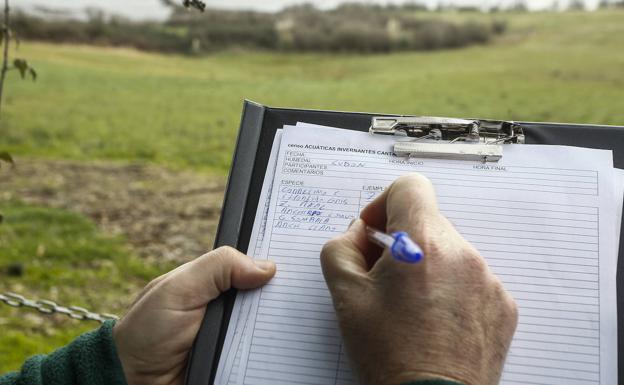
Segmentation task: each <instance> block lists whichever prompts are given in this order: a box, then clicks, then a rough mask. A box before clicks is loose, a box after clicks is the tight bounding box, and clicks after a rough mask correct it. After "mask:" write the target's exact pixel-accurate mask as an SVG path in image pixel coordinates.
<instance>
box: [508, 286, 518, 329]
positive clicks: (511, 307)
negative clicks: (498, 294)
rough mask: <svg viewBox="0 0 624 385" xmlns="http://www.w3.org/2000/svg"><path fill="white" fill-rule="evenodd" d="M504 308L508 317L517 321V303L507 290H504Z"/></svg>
mask: <svg viewBox="0 0 624 385" xmlns="http://www.w3.org/2000/svg"><path fill="white" fill-rule="evenodd" d="M505 309H506V313H507V315H508V316H509V318H510V319H511V320H513V321H514V322H516V323H517V322H518V317H519V312H518V303H517V302H516V300H515V299H514V298H513V297H512V296H511V294H509V292H508V291H507V290H505Z"/></svg>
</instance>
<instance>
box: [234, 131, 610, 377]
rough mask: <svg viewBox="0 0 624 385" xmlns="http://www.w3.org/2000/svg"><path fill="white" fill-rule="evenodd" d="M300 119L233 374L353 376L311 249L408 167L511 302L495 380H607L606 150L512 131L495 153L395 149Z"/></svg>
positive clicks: (287, 137)
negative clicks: (262, 280) (511, 321)
mask: <svg viewBox="0 0 624 385" xmlns="http://www.w3.org/2000/svg"><path fill="white" fill-rule="evenodd" d="M308 128H309V129H300V127H298V128H297V129H292V128H287V129H285V131H284V135H283V138H282V144H281V147H280V151H279V158H278V162H277V170H276V178H275V181H274V187H273V191H274V193H273V194H272V197H271V203H270V206H269V207H270V208H269V214H268V222H267V223H268V226H267V233H266V239H267V240H268V242H264V244H263V248H262V249H263V251H262V253H261V254H262V258H269V259H272V260H275V261H276V262H277V263H278V273H277V276H276V277H275V279H274V280H273V281H272V282H271V283H270V284H268V285H267V286H265V287H264V288H262V289H261V290H258V291H255V292H254V293H253V294H251V296H252V297H253V299H254V300H253V302H252V308H251V315H250V320H249V322H250V323H249V325H248V328H249V330H250V331H251V333H250V335H249V338H248V339H246V341H245V343H244V352H243V355H242V357H241V371H240V374H241V375H239V376H238V383H239V384H245V385H246V384H292V383H302V384H328V383H334V384H350V383H354V382H353V378H352V375H351V372H350V370H349V368H348V364H347V362H346V359H345V355H344V352H343V349H342V345H341V339H340V335H339V332H338V328H337V324H336V321H335V315H334V312H333V307H332V304H331V298H330V296H329V292H328V291H327V288H326V286H325V283H324V281H323V277H322V274H321V270H320V265H319V259H318V254H319V251H320V249H321V247H322V245H323V244H324V243H325V242H326V241H327V240H328V239H329V238H331V237H332V236H334V235H335V234H337V233H340V232H342V231H344V230H345V229H346V227H347V225H348V224H349V222H350V221H351V220H352V219H353V218H355V217H356V216H357V215H358V213H359V211H360V210H361V209H362V208H363V207H364V206H365V205H366V204H367V203H368V202H370V201H371V200H372V199H374V197H375V196H376V195H377V194H379V193H380V192H381V191H382V190H383V189H384V188H385V187H386V186H387V185H389V184H390V183H391V182H392V181H393V180H394V179H396V178H397V177H398V176H400V175H403V174H405V173H409V172H421V173H423V174H424V175H426V176H428V177H429V178H430V179H431V180H432V181H433V183H434V185H435V187H436V190H437V193H438V196H439V203H440V207H441V210H442V211H443V212H444V213H445V215H446V216H447V217H448V218H449V219H450V220H451V221H452V222H453V223H454V225H455V226H456V227H457V228H458V230H459V231H460V232H461V233H462V234H463V235H464V236H465V237H466V238H467V239H468V240H469V241H470V242H472V243H473V244H474V245H475V246H476V247H477V248H478V249H479V250H480V251H481V252H482V254H483V255H484V257H485V258H486V260H487V261H488V263H489V264H490V266H491V267H492V269H493V270H494V272H495V273H496V274H497V275H498V276H499V277H500V278H501V279H502V280H503V282H504V283H505V286H506V287H507V289H508V290H509V291H510V292H511V293H512V294H513V296H514V297H515V298H516V300H517V302H518V304H519V308H520V322H519V326H518V330H517V332H516V335H515V337H514V341H513V344H512V348H511V351H510V353H509V357H508V360H507V363H506V366H505V370H504V373H503V379H502V383H503V384H509V385H512V384H535V383H538V384H539V383H549V384H570V385H573V384H598V383H602V384H614V383H617V370H616V369H617V346H616V341H617V338H616V337H617V324H616V300H615V298H616V297H615V292H616V291H615V270H616V269H615V268H616V259H617V251H616V249H617V248H616V247H614V246H615V237H616V235H615V226H613V224H614V223H615V221H616V219H615V213H614V210H613V203H614V192H615V187H614V184H613V183H614V182H613V169H612V158H611V152H610V151H601V150H590V149H582V148H572V147H558V146H533V145H522V146H517V145H516V146H506V147H505V153H504V157H503V159H502V161H500V162H499V163H498V164H494V165H492V164H487V165H484V164H481V163H473V162H461V161H450V160H424V159H412V160H405V159H401V158H396V157H394V156H392V155H391V145H392V143H393V139H392V138H384V137H373V136H371V135H369V134H366V133H359V132H349V131H346V130H330V129H321V128H313V127H308ZM347 180H348V183H345V181H347Z"/></svg>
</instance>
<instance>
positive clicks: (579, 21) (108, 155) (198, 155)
mask: <svg viewBox="0 0 624 385" xmlns="http://www.w3.org/2000/svg"><path fill="white" fill-rule="evenodd" d="M442 17H464V18H466V17H487V16H482V15H473V16H469V15H449V16H442ZM499 17H503V18H506V19H507V20H508V22H509V29H510V31H509V32H508V33H507V35H506V36H505V37H503V38H502V39H501V40H499V41H497V42H496V43H494V44H493V45H487V46H478V47H473V48H468V49H460V50H451V51H438V52H424V53H400V54H393V55H374V56H358V55H334V56H329V55H311V54H308V55H296V54H273V53H245V52H228V53H221V54H217V55H214V56H209V57H205V58H185V57H177V56H160V55H154V54H146V53H139V52H136V51H131V50H123V49H98V48H91V47H74V46H61V47H59V46H51V45H45V44H33V43H26V44H23V46H22V48H21V50H20V55H23V56H24V57H27V58H29V59H30V60H31V61H32V62H33V64H34V65H35V66H36V67H37V68H38V70H39V72H40V73H41V77H40V80H39V81H38V82H37V84H32V83H31V82H22V81H19V80H18V79H17V77H16V76H12V77H11V80H10V82H9V91H8V93H7V94H8V99H7V107H6V112H7V114H6V116H5V117H4V118H3V120H2V122H1V124H2V130H1V131H0V146H1V147H3V148H6V149H8V150H10V151H11V152H13V153H15V154H17V155H28V156H37V157H55V158H72V159H85V160H89V159H94V158H97V159H115V160H146V161H153V162H158V163H161V164H165V165H174V166H180V167H192V168H195V169H201V170H208V171H214V172H218V173H224V172H226V170H227V168H228V163H229V161H230V158H231V149H232V147H233V144H234V140H235V136H236V131H237V128H238V121H239V116H240V109H241V102H242V100H243V99H244V98H249V99H253V100H256V101H258V102H262V103H265V104H269V105H274V106H293V107H301V108H320V109H336V110H357V111H378V112H388V113H390V112H393V113H404V114H405V113H412V114H430V115H441V116H462V117H492V118H501V119H518V120H534V121H562V122H585V123H610V124H615V123H620V124H621V123H624V109H622V103H621V100H622V99H623V96H624V73H623V72H622V68H624V49H623V48H624V23H622V18H623V17H624V12H622V11H617V12H616V11H601V12H595V13H581V12H579V13H565V14H550V13H543V14H516V15H503V16H499Z"/></svg>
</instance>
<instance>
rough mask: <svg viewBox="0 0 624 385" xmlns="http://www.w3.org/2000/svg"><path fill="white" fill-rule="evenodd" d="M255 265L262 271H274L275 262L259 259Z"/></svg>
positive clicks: (255, 261)
mask: <svg viewBox="0 0 624 385" xmlns="http://www.w3.org/2000/svg"><path fill="white" fill-rule="evenodd" d="M254 264H255V265H256V266H258V267H259V268H260V269H261V270H265V271H269V270H272V269H273V265H274V264H273V262H272V261H267V260H265V259H257V260H254Z"/></svg>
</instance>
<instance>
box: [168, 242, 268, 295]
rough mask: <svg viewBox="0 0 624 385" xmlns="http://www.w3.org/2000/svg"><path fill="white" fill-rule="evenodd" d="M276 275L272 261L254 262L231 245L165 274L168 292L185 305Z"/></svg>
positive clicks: (263, 280)
mask: <svg viewBox="0 0 624 385" xmlns="http://www.w3.org/2000/svg"><path fill="white" fill-rule="evenodd" d="M274 275H275V263H273V262H271V261H265V260H257V261H254V260H253V259H251V258H250V257H248V256H247V255H245V254H243V253H241V252H240V251H238V250H236V249H234V248H231V247H221V248H218V249H216V250H213V251H212V252H210V253H208V254H205V255H203V256H201V257H199V258H197V259H195V260H194V261H192V262H189V263H187V264H185V265H183V266H180V267H179V268H178V269H176V270H175V271H174V273H173V274H171V275H170V276H168V277H167V278H166V279H165V280H164V281H163V285H166V287H167V292H168V294H169V295H171V296H174V297H178V298H179V299H181V300H183V301H184V303H185V304H186V305H187V306H188V307H197V306H205V304H207V303H208V302H210V301H211V300H213V299H215V298H216V297H217V296H219V294H221V293H222V292H224V291H226V290H228V289H230V288H232V287H235V288H238V289H252V288H256V287H259V286H261V285H264V284H266V283H267V282H268V281H269V280H270V279H271V278H273V276H274Z"/></svg>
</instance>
